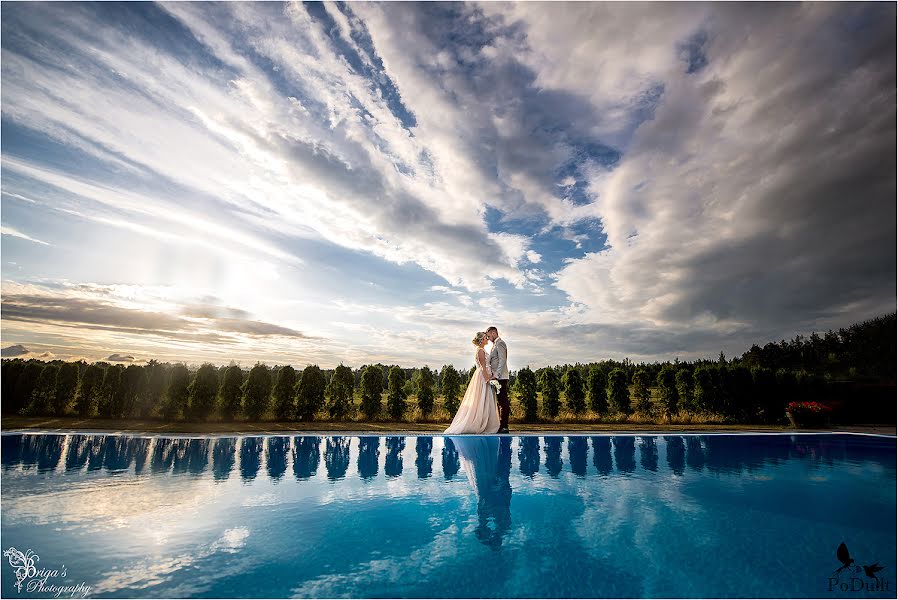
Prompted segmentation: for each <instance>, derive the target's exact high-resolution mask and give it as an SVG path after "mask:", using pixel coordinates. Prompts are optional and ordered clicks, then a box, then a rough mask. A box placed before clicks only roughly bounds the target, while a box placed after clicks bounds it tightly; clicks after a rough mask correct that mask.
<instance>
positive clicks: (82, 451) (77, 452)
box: [3, 434, 93, 471]
mask: <svg viewBox="0 0 898 600" xmlns="http://www.w3.org/2000/svg"><path fill="white" fill-rule="evenodd" d="M13 437H21V436H11V435H4V436H3V464H4V465H8V464H13V463H11V462H8V461H10V460H11V459H12V458H13V456H14V455H13V452H15V453H16V454H15V456H16V457H17V458H18V461H21V460H22V454H21V453H22V446H21V444H20V443H16V444H15V448H14V449H13V448H8V447H7V445H6V442H7V440H8V439H11V438H13ZM92 444H93V436H90V435H82V434H75V435H71V436H69V448H68V450H66V455H65V470H66V471H80V470H81V468H82V467H84V465H85V464H87V456H88V454H90V446H91V445H92ZM18 461H16V462H18Z"/></svg>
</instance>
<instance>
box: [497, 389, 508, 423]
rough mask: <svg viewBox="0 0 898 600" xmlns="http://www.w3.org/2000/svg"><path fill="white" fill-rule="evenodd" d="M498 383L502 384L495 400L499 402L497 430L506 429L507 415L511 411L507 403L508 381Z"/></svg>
mask: <svg viewBox="0 0 898 600" xmlns="http://www.w3.org/2000/svg"><path fill="white" fill-rule="evenodd" d="M499 383H500V384H502V387H501V388H499V395H498V398H497V399H498V401H499V429H508V413H509V412H510V411H511V408H510V406H509V403H508V380H507V379H500V380H499Z"/></svg>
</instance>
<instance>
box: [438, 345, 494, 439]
mask: <svg viewBox="0 0 898 600" xmlns="http://www.w3.org/2000/svg"><path fill="white" fill-rule="evenodd" d="M471 341H472V342H473V343H474V345H475V346H477V353H476V355H475V357H474V360H475V362H476V364H477V369H476V370H475V371H474V375H473V376H472V377H471V381H470V382H469V383H468V389H467V390H465V397H464V398H462V401H461V404H460V405H459V407H458V412H456V413H455V418H454V419H452V423H451V424H450V425H449V427H447V428H446V430H445V431H444V432H443V433H445V434H450V435H452V434H456V433H496V432H497V431H498V430H499V408H498V406H497V405H496V392H495V391H494V388H493V386H491V385H490V379H492V377H493V372H492V370H491V369H490V365H489V363H488V362H487V360H486V351H484V349H483V347H484V346H486V343H487V342H488V341H489V338H488V337H487V336H486V332H484V331H478V332H477V335H475V336H474V339H473V340H471Z"/></svg>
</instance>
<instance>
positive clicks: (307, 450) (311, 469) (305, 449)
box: [293, 435, 349, 481]
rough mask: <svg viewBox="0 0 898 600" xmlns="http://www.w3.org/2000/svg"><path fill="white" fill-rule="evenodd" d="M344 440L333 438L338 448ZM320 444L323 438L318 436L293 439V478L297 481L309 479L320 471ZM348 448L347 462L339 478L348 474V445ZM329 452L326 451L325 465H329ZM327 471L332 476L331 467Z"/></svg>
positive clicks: (329, 441) (347, 452)
mask: <svg viewBox="0 0 898 600" xmlns="http://www.w3.org/2000/svg"><path fill="white" fill-rule="evenodd" d="M342 439H343V438H332V440H336V441H334V442H333V443H334V444H335V445H336V446H340V445H341V444H342ZM332 440H328V443H329V444H330V443H331V442H332ZM320 443H321V438H320V437H318V436H317V435H304V436H296V437H294V438H293V476H294V477H296V479H297V481H302V480H304V479H308V478H309V477H311V476H313V475H314V474H315V473H316V472H317V471H318V461H319V460H320V459H319V456H320V452H319V449H318V448H319V444H320ZM346 447H347V449H346V457H345V458H346V462H345V464H344V465H343V471H342V473H341V474H340V475H339V477H343V475H345V474H346V469H347V468H348V467H349V449H348V444H346ZM328 448H329V447H328ZM327 452H328V449H325V457H324V461H325V464H327ZM327 471H328V474H330V472H331V468H330V466H327Z"/></svg>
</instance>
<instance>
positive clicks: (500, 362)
mask: <svg viewBox="0 0 898 600" xmlns="http://www.w3.org/2000/svg"><path fill="white" fill-rule="evenodd" d="M486 337H488V338H489V339H490V341H491V342H492V343H493V349H492V350H491V351H490V369H492V370H493V379H498V380H499V383H500V384H501V385H502V387H501V388H499V398H498V400H499V431H497V432H496V433H508V413H509V404H508V348H507V347H506V346H505V340H503V339H502V338H500V337H499V330H498V329H496V328H495V327H488V328H487V330H486Z"/></svg>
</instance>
